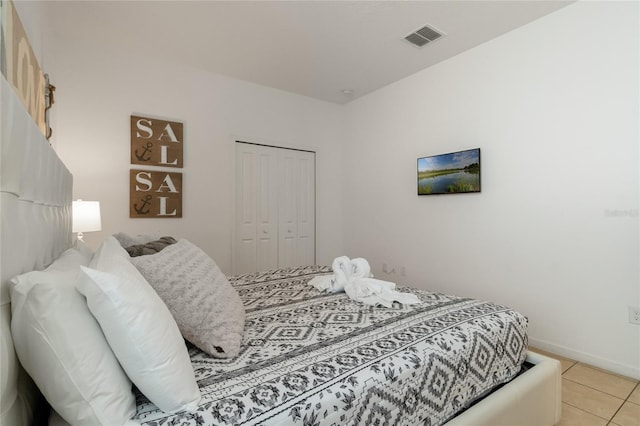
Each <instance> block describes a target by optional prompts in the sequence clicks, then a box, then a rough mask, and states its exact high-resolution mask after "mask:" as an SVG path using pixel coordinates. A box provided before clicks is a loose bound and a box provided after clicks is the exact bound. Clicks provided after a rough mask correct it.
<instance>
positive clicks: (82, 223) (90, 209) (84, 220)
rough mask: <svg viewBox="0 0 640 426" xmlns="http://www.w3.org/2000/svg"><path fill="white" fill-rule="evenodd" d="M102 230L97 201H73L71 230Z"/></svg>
mask: <svg viewBox="0 0 640 426" xmlns="http://www.w3.org/2000/svg"><path fill="white" fill-rule="evenodd" d="M100 230H102V222H101V221H100V202H99V201H82V200H78V201H74V202H73V225H72V232H92V231H100Z"/></svg>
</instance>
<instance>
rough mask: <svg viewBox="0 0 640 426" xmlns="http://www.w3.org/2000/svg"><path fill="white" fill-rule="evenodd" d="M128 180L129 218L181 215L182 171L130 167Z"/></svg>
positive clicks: (174, 216) (175, 216) (176, 216)
mask: <svg viewBox="0 0 640 426" xmlns="http://www.w3.org/2000/svg"><path fill="white" fill-rule="evenodd" d="M129 181H130V189H129V195H130V199H129V217H130V218H178V217H182V173H178V172H163V171H156V170H134V169H132V170H131V171H130V175H129Z"/></svg>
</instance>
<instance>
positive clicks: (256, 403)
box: [136, 266, 527, 425]
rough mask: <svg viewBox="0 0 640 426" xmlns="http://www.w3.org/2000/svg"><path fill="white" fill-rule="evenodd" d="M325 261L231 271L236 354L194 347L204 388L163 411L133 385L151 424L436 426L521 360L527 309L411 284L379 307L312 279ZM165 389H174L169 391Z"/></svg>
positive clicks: (505, 377)
mask: <svg viewBox="0 0 640 426" xmlns="http://www.w3.org/2000/svg"><path fill="white" fill-rule="evenodd" d="M328 272H330V270H329V269H328V268H326V267H319V266H311V267H304V268H291V269H283V270H278V271H271V272H267V273H258V274H246V275H239V276H236V277H231V278H230V282H231V283H232V284H233V285H234V287H235V288H236V289H237V290H238V292H239V293H240V296H241V297H242V299H243V301H244V303H245V307H246V311H247V319H246V325H245V334H244V340H243V345H242V349H241V352H240V355H239V356H238V357H237V358H234V359H231V360H228V359H226V360H225V359H216V358H212V357H210V356H208V355H207V354H205V353H203V352H201V351H200V350H198V349H197V348H195V347H194V346H189V352H190V355H191V361H192V364H193V367H194V370H195V372H196V379H197V381H198V385H199V386H200V391H201V393H202V402H201V405H200V407H199V408H198V410H197V411H196V412H194V413H180V414H173V415H168V414H165V413H163V412H162V411H160V410H158V409H157V408H156V407H155V406H154V405H153V404H151V403H150V402H149V401H148V400H147V399H146V398H145V397H144V396H143V395H141V394H140V393H137V396H136V399H137V405H138V410H137V414H136V419H137V420H138V421H140V422H142V423H143V424H148V425H177V424H179V425H228V424H246V425H258V424H264V425H371V424H380V425H382V424H385V425H411V424H416V425H417V424H420V425H440V424H443V423H445V422H446V421H447V420H448V419H450V418H452V417H453V416H454V415H455V414H456V413H457V412H459V411H461V410H463V409H464V408H466V407H468V406H469V405H470V404H471V403H472V402H473V401H475V400H476V399H478V398H479V397H481V396H483V395H485V394H486V393H487V392H489V391H490V389H491V388H493V387H494V386H496V385H499V384H501V383H504V382H507V381H509V380H510V379H511V378H512V377H514V376H515V375H516V374H517V373H518V371H519V370H520V366H521V364H522V362H523V361H524V358H525V355H526V349H527V319H526V318H525V317H524V316H523V315H521V314H519V313H518V312H515V311H513V310H511V309H509V308H506V307H504V306H499V305H495V304H493V303H487V302H482V301H478V300H473V299H468V298H463V297H456V296H449V295H444V294H437V293H430V292H427V291H421V290H415V289H409V288H400V290H401V291H413V292H414V293H415V294H417V295H418V296H419V297H420V299H421V300H422V302H423V303H422V304H419V305H411V306H401V305H398V304H395V306H394V308H392V309H387V308H376V307H371V306H366V305H363V304H360V303H356V302H354V301H352V300H350V299H349V298H348V297H347V296H346V295H345V294H344V293H339V294H325V293H320V292H318V291H317V290H316V289H315V288H313V287H312V286H310V285H308V281H309V280H310V279H311V278H312V277H313V276H314V275H316V274H318V273H328ZM167 392H171V390H170V389H167Z"/></svg>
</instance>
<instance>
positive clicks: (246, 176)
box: [233, 144, 257, 274]
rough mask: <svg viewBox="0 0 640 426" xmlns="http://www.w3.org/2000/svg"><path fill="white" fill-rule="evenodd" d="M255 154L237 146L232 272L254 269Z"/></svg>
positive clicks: (255, 259)
mask: <svg viewBox="0 0 640 426" xmlns="http://www.w3.org/2000/svg"><path fill="white" fill-rule="evenodd" d="M256 163H257V160H256V153H255V152H254V151H252V150H249V149H247V147H246V146H245V145H244V144H236V209H235V210H236V225H235V228H236V237H235V244H234V253H233V259H234V265H233V272H234V273H236V274H238V273H243V272H250V271H254V270H256V267H257V256H256V247H257V243H256V216H257V212H256V203H257V200H256V196H255V194H256V192H257V186H256V183H257V176H256V165H257V164H256Z"/></svg>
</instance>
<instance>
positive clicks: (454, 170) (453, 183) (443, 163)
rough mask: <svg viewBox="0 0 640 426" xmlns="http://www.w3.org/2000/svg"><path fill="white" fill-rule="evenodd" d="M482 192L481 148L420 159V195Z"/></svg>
mask: <svg viewBox="0 0 640 426" xmlns="http://www.w3.org/2000/svg"><path fill="white" fill-rule="evenodd" d="M460 192H480V149H471V150H468V151H460V152H454V153H451V154H442V155H435V156H433V157H424V158H419V159H418V195H429V194H455V193H460Z"/></svg>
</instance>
